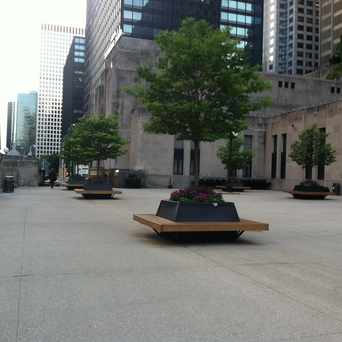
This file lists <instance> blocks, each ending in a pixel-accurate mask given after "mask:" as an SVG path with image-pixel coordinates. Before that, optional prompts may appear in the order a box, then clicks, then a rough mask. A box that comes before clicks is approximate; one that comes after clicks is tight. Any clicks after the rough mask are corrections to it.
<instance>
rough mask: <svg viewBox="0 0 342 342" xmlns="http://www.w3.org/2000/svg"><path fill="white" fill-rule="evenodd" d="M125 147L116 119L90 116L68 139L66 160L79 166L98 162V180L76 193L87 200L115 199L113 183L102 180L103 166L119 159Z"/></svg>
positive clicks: (66, 142)
mask: <svg viewBox="0 0 342 342" xmlns="http://www.w3.org/2000/svg"><path fill="white" fill-rule="evenodd" d="M124 144H125V142H124V141H123V139H122V138H121V137H120V134H119V130H118V123H117V120H116V118H115V117H114V116H112V117H105V116H104V115H90V116H86V117H84V118H82V119H81V120H79V121H78V122H77V123H76V124H75V126H74V127H73V128H72V130H71V132H70V133H69V134H68V135H67V137H66V139H65V142H64V149H63V156H65V158H66V159H67V160H68V161H73V162H75V163H78V164H81V163H82V164H89V165H90V164H92V163H93V162H96V171H97V172H96V177H95V178H92V179H88V180H87V182H85V184H84V189H76V191H77V192H78V193H81V194H82V195H83V196H84V197H85V198H93V197H96V198H99V197H101V198H110V197H112V195H113V191H112V181H111V179H109V178H108V177H107V178H106V177H101V176H100V163H101V161H102V160H106V159H116V158H117V157H119V156H120V155H121V154H122V147H123V145H124Z"/></svg>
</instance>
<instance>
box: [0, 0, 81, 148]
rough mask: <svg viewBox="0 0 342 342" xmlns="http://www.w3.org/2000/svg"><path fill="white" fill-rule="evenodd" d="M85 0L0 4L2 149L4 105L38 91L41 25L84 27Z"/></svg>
mask: <svg viewBox="0 0 342 342" xmlns="http://www.w3.org/2000/svg"><path fill="white" fill-rule="evenodd" d="M85 17H86V0H33V1H28V0H10V1H7V0H6V1H4V0H1V1H0V46H1V52H0V127H1V139H2V143H1V146H2V147H4V146H5V135H6V125H7V102H8V101H14V100H15V99H16V96H17V94H18V93H20V92H29V91H38V81H39V52H40V50H39V49H40V26H41V24H59V25H71V26H76V27H85Z"/></svg>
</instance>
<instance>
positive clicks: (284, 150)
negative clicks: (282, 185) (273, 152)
mask: <svg viewBox="0 0 342 342" xmlns="http://www.w3.org/2000/svg"><path fill="white" fill-rule="evenodd" d="M281 139H282V145H283V146H282V152H281V157H280V178H281V179H285V178H286V157H287V135H286V134H282V136H281Z"/></svg>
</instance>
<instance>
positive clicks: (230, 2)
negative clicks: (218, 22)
mask: <svg viewBox="0 0 342 342" xmlns="http://www.w3.org/2000/svg"><path fill="white" fill-rule="evenodd" d="M221 6H222V7H223V8H231V9H235V10H239V11H246V12H252V10H253V7H252V4H251V3H248V2H242V1H235V0H222V2H221Z"/></svg>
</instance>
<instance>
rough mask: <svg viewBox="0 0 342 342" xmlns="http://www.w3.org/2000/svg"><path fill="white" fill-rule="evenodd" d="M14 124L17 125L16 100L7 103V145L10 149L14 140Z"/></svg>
mask: <svg viewBox="0 0 342 342" xmlns="http://www.w3.org/2000/svg"><path fill="white" fill-rule="evenodd" d="M14 125H15V102H8V104H7V137H6V147H7V148H8V149H9V150H10V149H11V148H12V145H13V142H14Z"/></svg>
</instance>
